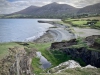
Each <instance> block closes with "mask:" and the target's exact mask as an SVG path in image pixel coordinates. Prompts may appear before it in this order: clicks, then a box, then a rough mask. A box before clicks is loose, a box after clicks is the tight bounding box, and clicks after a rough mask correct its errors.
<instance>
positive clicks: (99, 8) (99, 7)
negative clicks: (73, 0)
mask: <svg viewBox="0 0 100 75" xmlns="http://www.w3.org/2000/svg"><path fill="white" fill-rule="evenodd" d="M78 13H79V14H82V13H89V14H95V13H97V14H100V3H97V4H94V5H90V6H86V7H84V8H81V9H80V10H79V11H78Z"/></svg>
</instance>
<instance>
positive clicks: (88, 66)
mask: <svg viewBox="0 0 100 75" xmlns="http://www.w3.org/2000/svg"><path fill="white" fill-rule="evenodd" d="M83 68H95V69H97V68H96V67H94V66H91V65H87V66H85V67H83ZM83 68H82V69H83Z"/></svg>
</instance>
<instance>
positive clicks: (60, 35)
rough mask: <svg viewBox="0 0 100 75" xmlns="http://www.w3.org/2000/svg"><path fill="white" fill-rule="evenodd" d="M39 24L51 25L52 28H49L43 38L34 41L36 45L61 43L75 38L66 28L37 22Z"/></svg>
mask: <svg viewBox="0 0 100 75" xmlns="http://www.w3.org/2000/svg"><path fill="white" fill-rule="evenodd" d="M39 23H49V24H52V25H53V27H50V28H49V29H48V31H46V33H45V34H44V35H43V36H41V37H40V38H38V39H36V40H34V42H36V43H47V42H61V41H63V40H71V39H73V38H75V35H74V33H71V30H70V28H69V27H68V26H65V25H62V24H58V23H56V22H53V21H39Z"/></svg>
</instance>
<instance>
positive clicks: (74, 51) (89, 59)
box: [51, 35, 100, 68]
mask: <svg viewBox="0 0 100 75" xmlns="http://www.w3.org/2000/svg"><path fill="white" fill-rule="evenodd" d="M97 38H100V35H95V36H90V37H87V38H85V39H83V42H84V43H82V44H87V46H84V45H83V46H79V47H71V46H73V45H77V43H78V42H77V41H76V40H75V39H74V40H70V41H68V42H58V43H57V42H56V43H52V45H51V50H52V49H53V50H58V51H62V52H64V53H66V54H67V55H69V56H71V58H72V59H77V58H80V59H82V60H83V61H84V62H85V63H86V65H88V64H90V65H92V66H95V67H98V68H100V51H99V49H100V45H98V48H97V46H96V45H97V44H96V43H95V39H97ZM88 44H89V45H88ZM78 45H80V44H78ZM93 48H95V49H93Z"/></svg>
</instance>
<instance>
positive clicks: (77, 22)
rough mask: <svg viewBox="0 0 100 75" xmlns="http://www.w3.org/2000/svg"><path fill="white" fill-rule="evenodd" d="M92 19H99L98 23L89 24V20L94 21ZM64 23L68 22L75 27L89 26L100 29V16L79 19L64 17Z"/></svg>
mask: <svg viewBox="0 0 100 75" xmlns="http://www.w3.org/2000/svg"><path fill="white" fill-rule="evenodd" d="M92 20H99V21H98V22H97V23H96V24H93V25H88V24H87V23H88V22H92ZM63 22H64V23H68V24H70V25H71V26H74V27H81V28H82V27H85V28H86V27H89V28H95V29H100V17H90V18H89V17H88V18H79V19H70V18H68V19H64V20H63Z"/></svg>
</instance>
